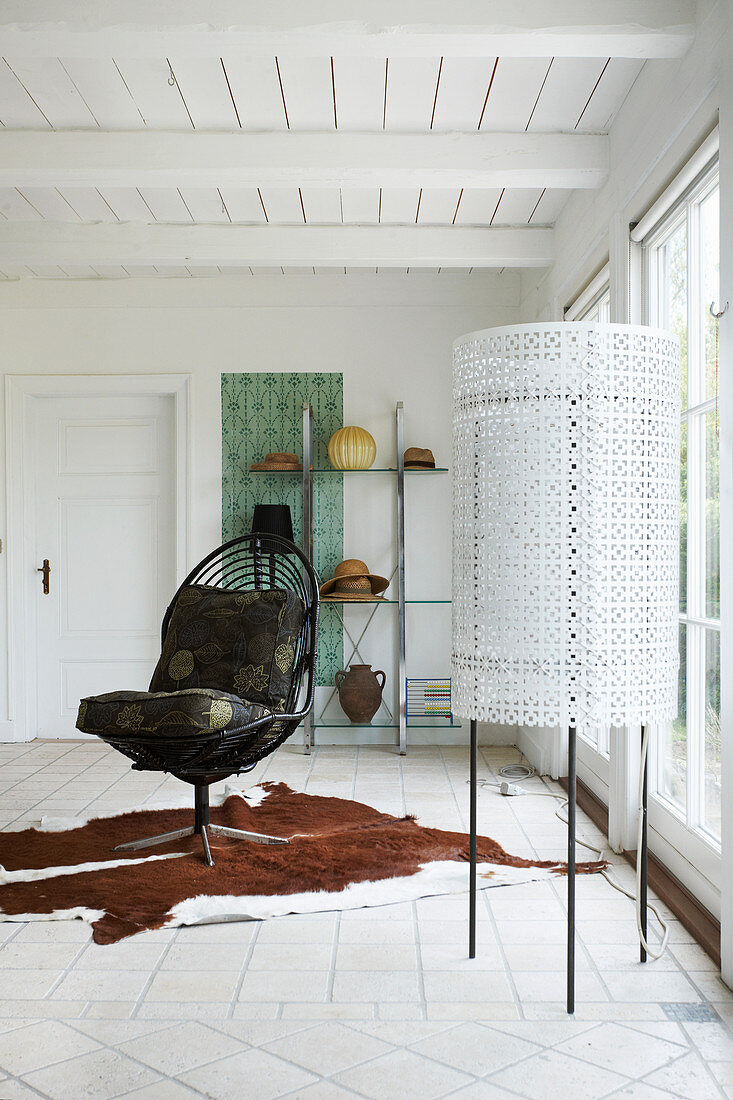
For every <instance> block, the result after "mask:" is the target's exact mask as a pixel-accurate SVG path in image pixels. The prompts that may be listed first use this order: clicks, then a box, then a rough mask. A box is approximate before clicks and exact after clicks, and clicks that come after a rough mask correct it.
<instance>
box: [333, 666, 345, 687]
mask: <svg viewBox="0 0 733 1100" xmlns="http://www.w3.org/2000/svg"><path fill="white" fill-rule="evenodd" d="M345 675H346V669H343V668H340V669H339V671H338V672H337V673H336V675H335V676H334V678H333V679H334V683H335V684H336V690H337V691H338V689H339V688H340V687H341V680H343V678H344V676H345ZM339 676H340V677H341V680H339Z"/></svg>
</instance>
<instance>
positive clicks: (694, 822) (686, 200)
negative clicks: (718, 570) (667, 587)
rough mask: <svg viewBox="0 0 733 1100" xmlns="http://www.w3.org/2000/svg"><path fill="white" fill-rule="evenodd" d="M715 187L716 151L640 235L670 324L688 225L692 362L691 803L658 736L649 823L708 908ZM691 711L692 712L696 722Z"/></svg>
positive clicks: (716, 873)
mask: <svg viewBox="0 0 733 1100" xmlns="http://www.w3.org/2000/svg"><path fill="white" fill-rule="evenodd" d="M716 189H717V190H718V193H719V189H720V178H719V165H718V156H717V154H716V155H714V156H713V157H712V158H711V159H710V160H708V162H707V163H706V164H705V165H704V166H703V167H702V169H701V170H700V171H699V172H698V174H697V175H696V176H695V178H694V179H693V180H692V181H691V182H690V183H689V185H688V186H687V187H685V189H684V190H683V191H682V193H681V194H679V196H678V197H677V198H676V199H675V201H674V203H673V204H672V205H671V206H670V207H669V208H668V209H667V210H666V211H665V212H664V213H663V214H662V215H661V216H660V218H659V220H658V221H657V222H656V224H655V225H654V226H653V227H652V228H651V229H649V230H648V232H647V233H646V234H645V236H644V237H643V238H642V240H641V241H640V247H641V281H642V320H643V323H645V324H649V325H653V326H657V327H665V321H666V318H665V317H662V316H660V309H659V297H660V296H659V283H660V277H661V265H662V262H663V246H664V244H665V243H666V242H667V241H669V240H670V239H671V237H672V236H673V235H674V233H675V232H677V231H678V230H679V229H680V228H681V227H682V226H683V225H684V226H685V228H686V245H685V247H686V265H687V269H686V270H687V305H686V309H687V318H686V322H687V347H688V362H687V394H686V396H685V401H684V406H683V408H682V410H681V416H680V428H681V430H682V426H683V425H685V426H686V429H687V486H686V489H687V558H686V564H687V576H686V577H684V578H680V584H681V585H682V584H684V585H685V586H686V587H685V604H684V611H680V613H679V621H680V624H683V625H684V626H685V631H686V668H685V687H686V699H687V714H686V728H687V738H686V747H687V751H686V784H685V806H684V808H683V807H681V806H680V805H679V804H677V803H676V802H674V801H673V800H672V799H671V798H669V797H668V796H667V795H665V793H664V792H663V791H661V790H660V789H658V788H659V787H660V774H661V761H662V754H661V752H660V751H659V746H660V744H661V737H660V736H657V737H654V738H652V742H651V744H652V751H651V754H650V792H649V824H650V828H651V829H652V830H653V832H654V833H656V834H657V837H658V839H659V840H660V841H661V844H662V847H663V848H664V849H665V852H666V858H667V860H668V862H669V864H670V869H671V870H673V871H676V873H678V875H679V868H680V863H679V861H680V860H682V861H684V863H686V864H689V865H691V866H692V868H693V870H694V875H693V877H695V878H696V879H697V880H698V887H699V886H700V885H701V884H700V881H699V880H700V878H701V877H702V878H704V879H705V880H707V882H708V883H709V884H710V885H711V886H712V887H713V895H711V894H710V892H709V891H708V890H707V889H704V890H703V893H705V894H707V895H708V897H707V902H706V901H705V899H704V898H703V899H702V900H703V903H704V904H707V905H708V907H709V908H713V907H714V906H713V904H712V902H714V900H715V897H714V895H718V897H717V903H718V904H717V906H715V907H716V908H719V887H720V876H721V844H720V838H719V837H717V836H716V835H715V834H713V833H712V832H711V831H709V830H708V829H706V828H705V825H704V818H703V812H702V811H703V805H704V781H705V780H704V776H705V684H706V673H705V646H706V640H707V637H708V631H717V633H718V635H719V634H720V618H718V619H711V618H709V617H707V615H706V613H705V612H706V611H707V608H706V605H705V581H706V572H705V553H704V551H705V544H706V526H705V499H706V496H705V469H706V465H705V464H706V458H705V443H706V434H705V433H706V425H707V423H708V421H707V419H706V418H707V417H709V415H710V414H711V413H714V412H715V409H716V398H715V395H713V396H712V397H706V394H705V356H704V329H703V328H702V327H701V324H700V318H701V314H700V310H699V308H697V307H698V306H699V304H700V299H701V293H702V286H701V273H702V250H701V239H702V236H701V229H700V222H701V218H700V210H701V207H702V204H703V202H704V201H705V200H706V199H707V198H709V197H710V195H711V194H713V193H714V191H715V190H716ZM701 350H702V352H703V354H702V359H701V358H700V351H701ZM691 367H693V368H694V369H691ZM701 612H702V613H701ZM690 714H692V715H693V723H692V726H691V723H690V720H689V715H690ZM701 723H702V724H701ZM659 732H660V733H661V731H659ZM690 734H692V736H690ZM675 865H676V866H675ZM680 877H682V876H680ZM684 877H688V875H685V876H684Z"/></svg>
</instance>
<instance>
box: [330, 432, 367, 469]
mask: <svg viewBox="0 0 733 1100" xmlns="http://www.w3.org/2000/svg"><path fill="white" fill-rule="evenodd" d="M376 457H377V444H376V443H375V442H374V437H373V436H372V435H371V434H370V433H369V432H368V431H367V430H366V428H357V427H355V426H353V425H347V426H346V427H345V428H339V430H338V431H337V432H334V434H333V435H332V436H331V439H330V440H329V443H328V459H329V462H330V463H331V465H332V466H335V467H336V469H337V470H368V469H369V467H370V466H373V465H374V459H375V458H376Z"/></svg>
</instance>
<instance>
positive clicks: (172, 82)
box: [166, 57, 176, 88]
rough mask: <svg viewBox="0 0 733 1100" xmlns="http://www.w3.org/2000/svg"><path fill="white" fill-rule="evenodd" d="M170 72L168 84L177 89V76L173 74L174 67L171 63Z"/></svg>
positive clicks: (169, 64) (169, 65)
mask: <svg viewBox="0 0 733 1100" xmlns="http://www.w3.org/2000/svg"><path fill="white" fill-rule="evenodd" d="M166 61H168V58H167V57H166ZM168 72H169V73H170V75H169V77H168V83H169V84H170V86H171V88H175V86H176V74H175V73H174V72H173V66H172V65H171V63H170V61H168Z"/></svg>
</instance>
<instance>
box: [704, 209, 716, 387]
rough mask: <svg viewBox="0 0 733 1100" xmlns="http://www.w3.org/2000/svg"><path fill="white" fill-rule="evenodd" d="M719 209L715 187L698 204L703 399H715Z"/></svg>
mask: <svg viewBox="0 0 733 1100" xmlns="http://www.w3.org/2000/svg"><path fill="white" fill-rule="evenodd" d="M719 209H720V202H719V196H718V189H717V187H716V188H715V190H714V191H713V192H712V193H711V194H710V195H708V197H707V198H706V199H704V201H703V202H701V203H700V262H701V272H700V292H701V295H702V301H701V303H700V311H701V315H702V318H703V335H704V340H705V347H704V356H705V364H704V367H705V386H704V393H705V397H715V389H716V380H715V360H716V340H715V329H716V322H715V318H714V317H712V316H711V314H710V303H711V302H715V303H716V306H715V308H716V309H720V306H719V305H718V302H719V299H720V277H719V267H720V264H719V240H720V238H719Z"/></svg>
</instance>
